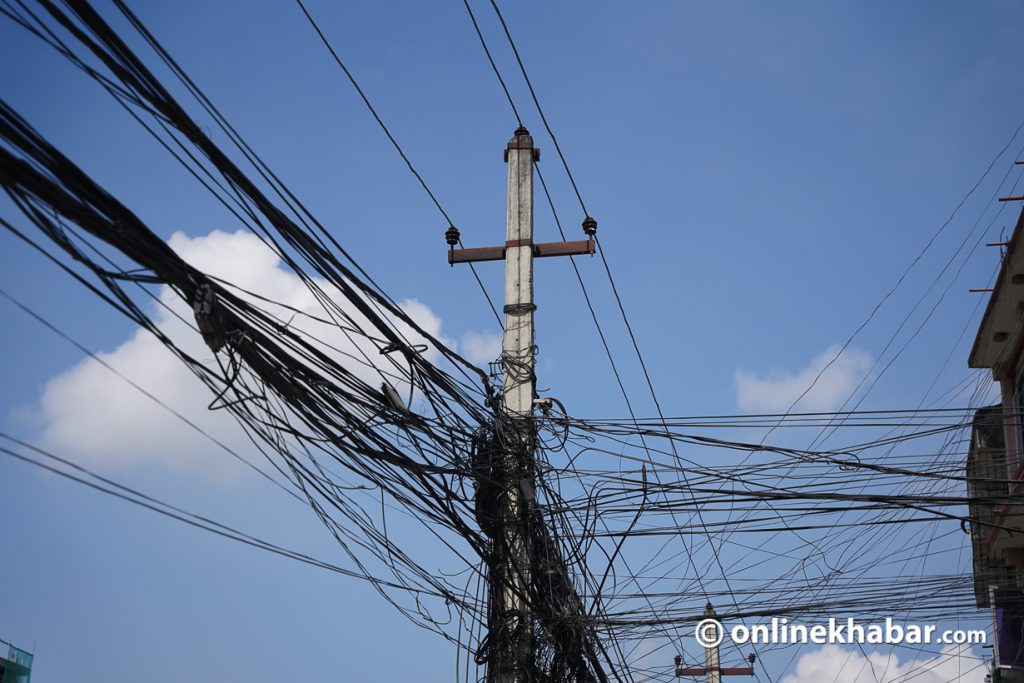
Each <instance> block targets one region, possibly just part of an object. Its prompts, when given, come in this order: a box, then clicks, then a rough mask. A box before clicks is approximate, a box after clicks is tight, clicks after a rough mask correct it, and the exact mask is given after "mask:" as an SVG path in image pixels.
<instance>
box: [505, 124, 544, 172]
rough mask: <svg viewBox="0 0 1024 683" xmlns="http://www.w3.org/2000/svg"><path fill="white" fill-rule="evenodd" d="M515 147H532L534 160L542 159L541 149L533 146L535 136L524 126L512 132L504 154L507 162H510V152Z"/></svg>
mask: <svg viewBox="0 0 1024 683" xmlns="http://www.w3.org/2000/svg"><path fill="white" fill-rule="evenodd" d="M513 149H532V150H533V161H534V162H537V161H540V149H539V148H537V147H534V146H533V136H532V135H530V131H528V130H526V128H524V127H523V126H519V127H518V128H516V132H515V133H513V134H512V139H511V140H509V141H508V145H506V147H505V155H504V156H505V162H506V163H507V162H508V153H509V151H510V150H513Z"/></svg>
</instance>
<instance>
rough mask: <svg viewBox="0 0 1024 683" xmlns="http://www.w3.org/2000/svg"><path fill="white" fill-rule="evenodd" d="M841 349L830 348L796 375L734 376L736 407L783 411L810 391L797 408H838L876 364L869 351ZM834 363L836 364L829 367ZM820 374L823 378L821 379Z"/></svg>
mask: <svg viewBox="0 0 1024 683" xmlns="http://www.w3.org/2000/svg"><path fill="white" fill-rule="evenodd" d="M840 348H841V347H840V346H839V345H836V344H834V345H832V346H830V347H829V348H828V349H826V350H825V351H824V352H823V353H821V354H819V355H817V356H815V357H814V358H812V359H811V362H810V363H808V364H807V366H806V367H804V368H803V369H801V370H799V371H797V372H795V373H793V372H789V371H788V370H783V369H781V368H778V369H775V370H772V371H771V372H769V373H768V374H767V375H765V376H763V377H762V376H759V375H757V374H755V373H752V372H744V371H742V370H737V371H736V373H735V375H734V377H735V381H736V405H737V406H738V407H739V408H740V410H747V411H756V410H763V411H783V410H786V409H788V408H789V407H790V406H791V405H793V402H794V401H796V400H797V399H798V398H800V395H801V394H803V393H804V392H805V391H806V392H807V394H806V395H805V396H804V397H803V398H800V402H799V403H798V404H797V408H798V409H800V410H806V411H816V410H833V409H834V408H837V407H838V406H839V405H840V404H841V403H842V402H843V401H844V400H846V398H847V397H848V396H849V395H850V394H851V393H852V392H853V390H854V388H855V387H856V386H857V384H858V383H859V382H860V381H861V380H862V379H863V378H864V377H865V376H866V375H867V373H868V371H869V370H870V368H871V362H872V359H871V354H870V353H868V352H867V351H862V350H859V349H852V348H848V349H846V350H845V351H843V352H842V353H841V354H840V353H839V350H840ZM837 355H838V358H837V357H836V356H837ZM833 359H835V361H834V362H832V364H831V365H829V362H830V361H832V360H833ZM826 366H828V369H825V367H826ZM823 369H824V372H822V370H823ZM819 373H821V377H818V374H819ZM815 378H817V381H815ZM812 384H813V386H812Z"/></svg>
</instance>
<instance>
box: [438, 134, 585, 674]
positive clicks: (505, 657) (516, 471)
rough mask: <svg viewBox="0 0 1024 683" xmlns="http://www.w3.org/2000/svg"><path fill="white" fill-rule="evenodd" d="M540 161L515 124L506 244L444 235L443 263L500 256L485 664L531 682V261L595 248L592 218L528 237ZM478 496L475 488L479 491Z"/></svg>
mask: <svg viewBox="0 0 1024 683" xmlns="http://www.w3.org/2000/svg"><path fill="white" fill-rule="evenodd" d="M539 159H540V150H539V149H536V148H534V146H533V138H532V137H531V136H530V133H529V132H528V131H527V130H526V129H525V128H523V127H522V126H520V127H519V128H518V129H516V132H515V134H514V135H513V137H512V139H511V140H510V141H509V143H508V145H507V146H506V148H505V161H506V163H507V164H508V205H507V210H506V220H505V226H506V229H505V245H504V246H501V247H478V248H472V249H456V248H455V247H456V245H457V244H458V243H459V232H458V230H456V229H455V228H454V227H451V228H449V229H448V232H447V233H445V236H446V239H447V241H448V245H449V247H450V248H451V249H450V251H449V252H448V262H449V263H451V264H453V265H454V264H455V263H468V262H473V261H497V260H501V259H504V260H505V308H504V313H505V333H504V337H503V339H502V356H501V367H502V398H503V404H504V412H505V414H506V415H508V417H509V422H510V423H511V424H512V425H515V429H514V430H513V431H514V432H515V436H514V437H512V440H513V441H514V443H513V444H512V445H509V444H506V448H507V449H508V452H507V453H505V454H504V456H503V457H504V458H505V460H506V462H505V463H504V464H503V467H501V468H500V471H502V472H503V473H504V481H502V482H501V491H500V493H499V494H497V498H498V500H497V501H496V502H497V503H498V510H499V512H498V514H497V518H498V519H497V521H498V524H497V530H494V531H491V532H489V533H490V534H491V539H492V541H493V543H494V544H495V547H496V548H497V549H498V552H497V553H496V557H497V558H498V564H499V566H493V567H492V572H493V574H494V576H492V577H491V581H490V590H491V601H492V604H493V605H494V606H495V607H496V609H493V610H492V614H494V615H496V616H495V617H494V618H493V620H492V623H490V624H489V629H490V633H489V636H488V637H489V638H492V639H497V641H498V644H497V645H496V646H495V647H496V650H497V655H496V657H494V658H492V659H491V660H490V661H489V664H488V672H487V681H488V682H489V683H528V682H529V681H531V680H533V678H534V676H533V660H534V656H533V655H534V653H533V617H532V614H531V609H530V604H529V595H530V588H531V580H532V576H533V573H534V567H533V553H532V547H531V546H532V541H531V536H530V534H529V533H528V531H529V529H528V521H529V513H530V505H531V504H532V502H533V495H534V454H533V448H534V438H533V433H534V428H533V410H534V398H535V392H536V384H537V381H536V376H535V374H534V368H535V358H534V354H535V348H536V347H535V345H534V326H533V323H534V312H535V311H536V309H537V306H536V305H535V304H534V302H533V259H534V258H535V257H543V256H568V255H573V254H593V253H594V251H595V244H594V240H593V236H594V233H595V232H596V230H597V223H596V221H594V219H592V218H590V217H589V216H588V217H587V218H586V220H584V222H583V228H584V231H585V232H586V234H587V239H586V240H581V241H577V242H547V243H541V244H535V243H534V241H533V164H534V162H536V161H538V160H539ZM478 495H479V494H478Z"/></svg>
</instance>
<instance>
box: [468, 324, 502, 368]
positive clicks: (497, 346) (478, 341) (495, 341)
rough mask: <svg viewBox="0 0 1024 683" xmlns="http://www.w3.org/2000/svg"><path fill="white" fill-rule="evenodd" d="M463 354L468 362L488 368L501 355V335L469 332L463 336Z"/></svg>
mask: <svg viewBox="0 0 1024 683" xmlns="http://www.w3.org/2000/svg"><path fill="white" fill-rule="evenodd" d="M461 341H462V353H463V355H464V356H465V357H466V359H467V360H468V361H470V362H471V363H474V364H476V365H479V366H480V367H482V368H486V367H487V364H488V363H490V362H491V361H495V360H497V359H498V356H500V355H501V335H500V334H497V333H494V332H468V333H466V334H464V335H462V340H461Z"/></svg>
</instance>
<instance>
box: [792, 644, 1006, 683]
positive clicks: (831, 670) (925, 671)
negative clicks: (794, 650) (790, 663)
mask: <svg viewBox="0 0 1024 683" xmlns="http://www.w3.org/2000/svg"><path fill="white" fill-rule="evenodd" d="M987 673H988V666H986V662H985V661H984V660H983V659H981V658H980V657H978V656H977V655H975V654H974V653H973V652H972V651H971V650H970V649H969V648H967V647H965V646H957V645H950V646H948V647H946V648H945V649H944V650H942V651H941V652H938V653H935V654H934V655H928V654H921V655H919V656H918V658H917V659H916V660H915V659H914V658H913V657H907V659H905V660H904V661H900V658H899V657H898V656H897V655H896V654H893V653H889V652H878V651H874V652H868V656H867V657H865V656H864V655H862V654H861V653H860V651H859V650H857V649H845V648H842V647H839V646H837V645H825V646H824V647H822V648H821V649H820V650H815V651H813V652H809V653H807V654H805V655H803V656H801V657H800V659H799V661H798V662H797V664H796V672H795V673H793V674H791V675H789V676H786V677H785V678H783V679H782V683H821V682H822V681H834V683H895V682H896V681H898V680H899V681H902V680H913V681H914V683H952V682H953V681H957V682H959V683H984V681H985V676H986V674H987ZM911 677H912V678H911Z"/></svg>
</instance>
